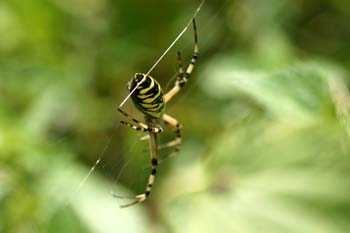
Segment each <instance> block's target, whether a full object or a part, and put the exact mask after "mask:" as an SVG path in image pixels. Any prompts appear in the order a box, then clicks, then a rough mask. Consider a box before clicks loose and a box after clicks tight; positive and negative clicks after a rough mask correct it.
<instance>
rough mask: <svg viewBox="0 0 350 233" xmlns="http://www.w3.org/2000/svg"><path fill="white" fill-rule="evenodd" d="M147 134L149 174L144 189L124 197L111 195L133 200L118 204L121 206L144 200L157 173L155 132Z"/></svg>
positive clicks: (149, 192)
mask: <svg viewBox="0 0 350 233" xmlns="http://www.w3.org/2000/svg"><path fill="white" fill-rule="evenodd" d="M149 135H150V150H151V174H150V176H149V178H148V184H147V186H146V191H145V192H144V193H141V194H139V195H136V196H134V197H124V196H119V195H116V194H113V196H114V197H116V198H121V199H134V201H133V202H130V203H128V204H126V205H122V206H120V207H121V208H124V207H129V206H132V205H135V204H138V203H141V202H144V201H145V200H146V199H147V197H148V196H149V195H150V194H151V191H152V187H153V184H154V180H155V177H156V174H157V165H158V159H157V134H156V133H154V132H150V133H149Z"/></svg>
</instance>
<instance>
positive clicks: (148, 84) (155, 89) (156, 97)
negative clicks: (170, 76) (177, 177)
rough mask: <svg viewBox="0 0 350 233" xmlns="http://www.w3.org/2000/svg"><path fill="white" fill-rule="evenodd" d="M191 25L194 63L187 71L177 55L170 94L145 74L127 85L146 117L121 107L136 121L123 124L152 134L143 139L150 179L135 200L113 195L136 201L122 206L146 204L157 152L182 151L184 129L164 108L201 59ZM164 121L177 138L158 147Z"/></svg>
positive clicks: (131, 119) (151, 184)
mask: <svg viewBox="0 0 350 233" xmlns="http://www.w3.org/2000/svg"><path fill="white" fill-rule="evenodd" d="M192 24H193V30H194V53H193V56H192V59H191V62H190V64H189V65H188V66H187V68H186V70H184V68H183V66H182V60H181V55H180V52H178V53H177V60H178V64H179V71H178V75H177V79H176V82H175V85H174V87H173V88H172V89H171V90H170V91H169V92H167V93H165V94H164V93H163V90H162V88H161V86H160V85H159V83H158V82H157V81H156V80H155V79H154V78H152V77H151V76H150V75H146V74H142V73H136V74H135V76H134V77H133V78H132V79H131V81H130V82H129V83H128V89H129V91H132V90H134V88H136V89H135V91H134V92H133V93H132V95H131V99H132V101H133V102H134V105H135V106H136V107H137V109H138V110H139V111H141V112H142V113H143V114H144V115H145V123H142V122H140V121H138V120H136V119H135V118H133V117H132V116H130V115H129V114H127V113H126V112H124V111H123V110H122V109H121V108H118V111H119V112H121V113H122V114H123V115H124V116H125V117H126V118H128V119H129V120H130V121H132V122H133V123H129V122H126V121H121V123H123V124H125V125H126V126H128V127H130V128H132V129H135V130H138V131H144V132H148V133H149V134H148V135H147V136H146V137H143V138H142V139H143V140H144V139H147V140H150V152H151V174H150V176H149V179H148V184H147V187H146V190H145V192H144V193H141V194H139V195H136V196H133V197H124V196H119V195H114V196H115V197H117V198H128V199H134V201H132V202H131V203H129V204H126V205H122V206H121V207H128V206H131V205H134V204H137V203H140V202H143V201H145V200H146V199H147V197H148V196H149V195H150V193H151V191H152V187H153V184H154V179H155V176H156V173H157V165H158V164H159V162H158V158H157V157H158V156H157V152H158V149H161V148H169V147H172V148H173V150H172V151H171V153H170V154H168V155H167V156H166V157H165V158H164V159H166V158H170V157H173V156H175V155H176V153H177V152H178V151H179V150H180V145H181V129H182V126H181V124H180V123H179V122H178V121H177V120H176V119H175V118H173V117H171V116H169V115H167V114H165V113H164V111H165V105H166V104H167V103H168V102H169V101H170V100H171V99H172V98H173V97H174V96H175V95H176V94H177V93H178V92H179V91H180V90H181V88H182V87H183V86H184V85H185V83H186V82H187V81H188V79H189V77H190V75H191V73H192V71H193V68H194V65H195V63H196V60H197V57H198V52H199V50H198V41H197V30H196V23H195V20H194V19H193V21H192ZM161 122H163V123H165V125H166V126H167V127H169V128H170V130H172V131H173V132H174V133H175V138H174V139H173V140H172V141H169V142H168V143H165V144H162V145H159V146H158V145H157V134H158V133H161V132H162V131H163V129H162V128H161V127H160V125H159V124H160V123H161Z"/></svg>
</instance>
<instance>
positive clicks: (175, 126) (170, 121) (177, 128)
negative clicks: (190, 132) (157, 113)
mask: <svg viewBox="0 0 350 233" xmlns="http://www.w3.org/2000/svg"><path fill="white" fill-rule="evenodd" d="M162 121H163V122H164V123H165V124H166V125H167V126H168V127H169V128H170V129H171V130H172V131H173V132H174V133H175V139H174V140H172V141H169V142H167V143H164V144H162V145H159V146H158V147H157V149H164V148H169V147H174V150H173V151H172V152H170V154H168V155H167V156H165V157H164V158H162V160H161V161H163V160H165V159H168V158H171V157H174V156H175V155H176V154H177V153H178V152H179V151H180V146H181V143H182V138H181V130H182V125H181V124H180V123H179V122H178V120H176V119H175V118H173V117H171V116H169V115H167V114H164V115H163V117H162Z"/></svg>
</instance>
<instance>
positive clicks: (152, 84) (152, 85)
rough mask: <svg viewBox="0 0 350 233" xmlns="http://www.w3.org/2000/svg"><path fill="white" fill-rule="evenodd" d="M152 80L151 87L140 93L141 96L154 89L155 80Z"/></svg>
mask: <svg viewBox="0 0 350 233" xmlns="http://www.w3.org/2000/svg"><path fill="white" fill-rule="evenodd" d="M150 79H151V84H150V85H149V87H146V88H144V89H142V90H141V91H140V94H141V95H142V94H146V93H147V92H148V91H149V90H151V89H152V88H153V87H154V80H153V78H150Z"/></svg>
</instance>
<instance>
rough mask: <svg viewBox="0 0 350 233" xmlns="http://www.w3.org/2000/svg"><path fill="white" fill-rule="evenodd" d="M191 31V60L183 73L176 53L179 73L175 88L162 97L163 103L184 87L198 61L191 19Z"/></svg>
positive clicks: (194, 22)
mask: <svg viewBox="0 0 350 233" xmlns="http://www.w3.org/2000/svg"><path fill="white" fill-rule="evenodd" d="M192 24H193V31H194V52H193V55H192V59H191V62H190V64H189V65H188V66H187V69H186V71H185V72H184V70H183V67H182V60H181V54H180V52H178V53H177V60H178V63H179V73H178V76H177V79H176V82H175V86H174V87H173V88H172V89H171V90H170V91H169V92H168V93H166V94H165V95H164V100H165V103H167V102H169V101H170V100H171V98H173V97H174V96H175V95H176V94H177V93H178V92H179V91H180V90H181V88H182V87H183V86H184V85H185V83H186V82H187V81H188V79H189V78H190V75H191V74H192V71H193V69H194V65H195V64H196V61H197V59H198V54H199V49H198V35H197V27H196V21H195V20H194V19H193V21H192Z"/></svg>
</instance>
